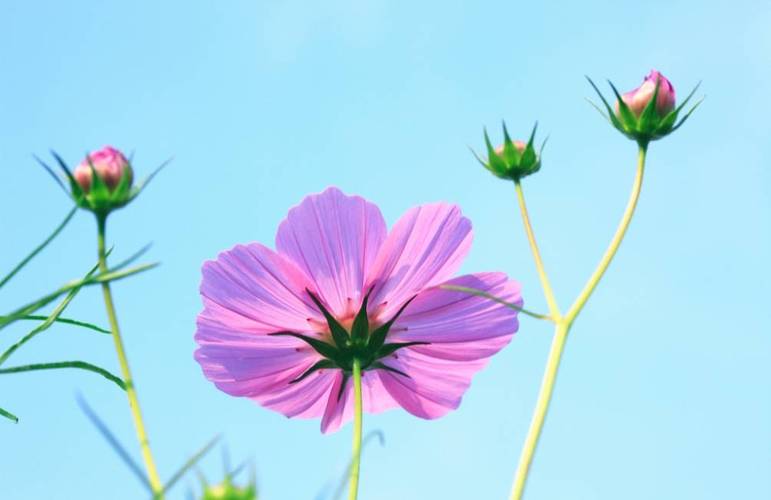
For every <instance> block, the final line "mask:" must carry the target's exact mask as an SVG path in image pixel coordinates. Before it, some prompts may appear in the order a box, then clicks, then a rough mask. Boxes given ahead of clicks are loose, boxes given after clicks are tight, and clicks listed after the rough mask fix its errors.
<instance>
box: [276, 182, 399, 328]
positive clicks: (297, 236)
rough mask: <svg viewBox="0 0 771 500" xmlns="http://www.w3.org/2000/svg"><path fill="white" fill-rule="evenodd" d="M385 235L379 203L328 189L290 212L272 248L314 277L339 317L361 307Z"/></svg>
mask: <svg viewBox="0 0 771 500" xmlns="http://www.w3.org/2000/svg"><path fill="white" fill-rule="evenodd" d="M385 236H386V225H385V221H384V220H383V216H382V215H381V214H380V210H379V209H378V208H377V206H375V205H373V204H372V203H369V202H367V201H366V200H364V199H363V198H360V197H358V196H346V195H344V194H343V193H342V192H341V191H340V190H339V189H337V188H329V189H327V190H326V191H324V192H323V193H321V194H316V195H311V196H308V197H306V198H305V199H304V200H303V201H302V202H301V203H300V204H299V205H297V206H296V207H294V208H292V209H291V210H290V211H289V214H288V215H287V217H286V219H284V221H283V222H282V223H281V225H280V226H279V228H278V233H277V234H276V249H277V250H278V252H279V253H281V254H282V255H284V256H286V257H288V258H289V259H291V260H292V261H294V263H295V264H296V265H297V266H298V267H299V268H300V269H302V270H303V271H304V272H305V273H306V274H307V275H308V276H309V277H310V278H311V279H312V280H313V281H314V282H315V286H313V287H311V288H312V289H313V290H315V291H316V292H317V293H318V294H319V295H320V296H321V298H322V299H323V301H324V302H326V304H327V305H328V307H329V308H330V310H331V312H332V313H333V314H334V315H336V316H337V317H338V319H341V318H345V317H347V316H353V315H354V314H355V313H356V312H357V310H358V308H359V307H360V305H361V300H362V290H363V288H364V280H365V278H366V276H367V273H368V272H369V269H370V267H371V266H372V262H373V261H374V259H375V256H376V254H377V251H378V249H379V248H380V245H381V244H382V243H383V240H385Z"/></svg>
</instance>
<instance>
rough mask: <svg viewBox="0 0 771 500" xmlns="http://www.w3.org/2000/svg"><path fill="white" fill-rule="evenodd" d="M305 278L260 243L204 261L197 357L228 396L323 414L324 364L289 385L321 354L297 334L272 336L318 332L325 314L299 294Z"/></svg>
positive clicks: (327, 380)
mask: <svg viewBox="0 0 771 500" xmlns="http://www.w3.org/2000/svg"><path fill="white" fill-rule="evenodd" d="M309 284H310V281H309V279H308V278H307V277H306V276H305V275H304V273H303V272H302V271H300V270H299V269H298V268H297V267H296V266H295V265H294V264H293V263H292V262H290V261H288V260H287V259H285V258H284V257H282V256H281V255H279V254H277V253H275V252H273V251H272V250H270V249H268V248H266V247H264V246H262V245H260V244H251V245H246V246H244V245H239V246H236V247H234V248H233V249H231V250H228V251H226V252H222V253H221V254H220V255H219V256H218V257H217V259H216V260H213V261H208V262H206V263H204V266H203V280H202V282H201V295H202V298H203V303H204V310H203V311H202V312H201V313H200V314H199V315H198V320H197V330H196V335H195V340H196V342H197V343H198V345H199V348H198V350H197V351H196V353H195V359H196V360H197V361H198V363H199V364H200V365H201V368H202V369H203V372H204V374H205V375H206V377H207V378H208V379H209V380H211V381H212V382H213V383H214V384H215V385H216V386H217V387H218V388H219V389H220V390H222V391H224V392H226V393H228V394H231V395H233V396H245V397H249V398H252V399H254V400H255V401H257V402H259V403H260V404H262V405H263V406H266V407H268V408H272V409H274V410H276V411H280V412H281V413H284V414H285V415H287V416H298V417H305V416H307V417H310V416H316V417H318V416H321V414H322V413H323V409H324V405H323V402H324V400H325V399H324V397H323V396H326V392H328V391H329V388H330V387H331V385H332V378H331V375H330V374H322V373H321V372H323V370H322V371H320V372H317V373H315V374H313V375H311V376H310V377H308V378H306V379H304V380H302V381H300V382H297V383H290V382H291V381H293V380H295V379H296V378H297V377H299V376H300V375H302V374H303V373H304V372H305V371H306V370H307V369H308V368H310V367H311V366H313V364H314V363H315V362H317V361H318V360H320V359H321V356H320V355H319V354H318V353H316V352H315V351H314V350H313V349H312V348H311V347H310V346H308V345H307V344H306V343H305V342H303V341H302V340H299V339H296V338H294V337H286V336H275V335H270V334H271V333H276V332H280V331H287V330H289V331H293V332H302V333H305V334H307V335H318V333H316V332H315V330H314V327H313V324H314V322H315V324H319V323H321V322H323V318H322V317H321V316H320V314H319V312H318V311H317V310H316V309H315V307H313V305H312V303H311V302H310V298H309V297H308V296H307V293H306V292H305V287H306V286H309ZM319 400H321V401H322V404H318V401H319Z"/></svg>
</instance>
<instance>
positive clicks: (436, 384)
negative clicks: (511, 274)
mask: <svg viewBox="0 0 771 500" xmlns="http://www.w3.org/2000/svg"><path fill="white" fill-rule="evenodd" d="M445 284H448V285H449V284H451V285H459V286H465V287H471V288H476V289H479V290H483V291H486V292H487V293H490V294H492V295H495V296H497V297H500V298H501V299H503V300H505V301H507V302H511V303H516V304H518V305H521V304H522V299H521V297H520V292H519V291H520V286H519V284H518V283H517V282H515V281H511V280H509V279H508V278H507V277H506V275H505V274H503V273H480V274H473V275H466V276H461V277H458V278H455V279H453V280H450V281H448V282H446V283H445ZM518 327H519V323H518V320H517V311H515V310H513V309H511V308H508V307H506V306H503V305H501V304H498V303H497V302H494V301H491V300H489V299H486V298H482V297H476V296H473V295H469V294H467V293H464V292H456V291H449V290H443V289H440V288H433V289H430V290H427V291H425V292H422V293H421V294H419V295H418V296H417V298H416V299H415V300H414V301H413V302H412V303H411V304H410V305H409V306H408V307H407V309H406V310H405V311H404V313H403V314H402V316H400V318H399V319H398V320H397V321H396V323H395V324H394V326H393V329H392V330H391V332H390V333H389V336H388V339H387V342H389V343H390V342H415V341H418V342H428V343H429V344H427V345H416V346H411V347H406V348H403V349H400V350H398V351H396V352H395V353H394V354H392V355H391V356H389V357H387V358H384V359H383V360H382V361H383V363H384V364H385V365H387V366H389V367H392V368H395V369H397V370H400V371H402V372H404V373H406V374H407V375H409V378H408V377H405V376H403V375H400V374H397V373H391V372H385V371H383V370H381V371H380V372H379V373H380V375H381V379H382V381H383V384H384V385H385V387H386V389H387V390H388V391H389V392H390V393H391V396H393V398H394V399H395V400H396V401H397V402H398V403H399V404H400V405H401V406H402V407H404V408H405V409H406V410H407V411H409V412H410V413H412V414H414V415H417V416H419V417H422V418H437V417H440V416H442V415H444V414H445V413H447V412H448V411H450V410H452V409H455V408H457V407H458V405H459V404H460V401H461V398H462V396H463V393H464V392H465V391H466V389H468V386H469V384H470V383H471V378H472V377H473V376H474V374H475V373H476V372H477V371H479V370H480V369H482V368H483V367H484V366H485V364H486V363H487V361H488V359H489V358H490V357H491V356H492V355H493V354H495V353H497V352H498V351H499V350H501V349H502V348H503V347H505V346H506V345H507V344H508V343H509V341H510V340H511V338H512V336H513V335H514V333H515V332H516V331H517V329H518Z"/></svg>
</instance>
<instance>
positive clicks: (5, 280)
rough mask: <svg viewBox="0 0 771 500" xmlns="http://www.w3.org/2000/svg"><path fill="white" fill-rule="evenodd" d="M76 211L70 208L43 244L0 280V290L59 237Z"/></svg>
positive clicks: (74, 208)
mask: <svg viewBox="0 0 771 500" xmlns="http://www.w3.org/2000/svg"><path fill="white" fill-rule="evenodd" d="M77 210H78V208H77V207H73V208H72V210H70V212H69V213H68V214H67V216H66V217H65V218H64V220H63V221H62V222H61V223H60V224H59V225H58V226H57V227H56V229H54V231H53V232H52V233H51V234H50V235H49V236H48V238H46V239H45V241H43V243H41V244H40V245H38V246H37V247H36V248H35V249H34V250H32V252H31V253H30V254H29V255H27V256H26V257H24V259H22V261H21V262H19V263H18V264H16V267H14V268H13V269H12V270H11V272H10V273H8V274H7V275H6V276H5V277H4V278H3V279H2V280H0V288H2V287H3V285H5V284H6V283H8V281H10V280H11V278H13V277H14V276H15V275H16V273H18V272H19V271H21V269H22V268H23V267H24V266H26V265H27V264H28V263H29V261H31V260H32V259H34V258H35V256H36V255H37V254H39V253H40V252H41V251H42V250H43V249H44V248H45V247H46V246H48V244H49V243H51V242H52V241H53V240H54V238H56V237H57V236H58V235H59V233H61V232H62V230H63V229H64V227H65V226H66V225H67V224H68V223H69V222H70V220H72V217H73V216H74V215H75V212H77Z"/></svg>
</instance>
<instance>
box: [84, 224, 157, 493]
mask: <svg viewBox="0 0 771 500" xmlns="http://www.w3.org/2000/svg"><path fill="white" fill-rule="evenodd" d="M105 222H106V216H104V215H97V224H98V229H99V231H98V232H99V270H100V271H101V272H102V273H106V272H107V255H106V252H105V242H104V240H105ZM102 293H103V295H104V305H105V308H106V309H107V317H108V319H109V321H110V330H112V338H113V341H114V343H115V352H116V353H117V354H118V362H119V363H120V369H121V374H122V375H123V380H124V381H125V383H126V394H127V395H128V400H129V407H130V408H131V416H132V418H133V419H134V427H135V429H136V433H137V439H138V440H139V446H140V448H141V450H142V458H143V460H144V462H145V468H146V469H147V476H148V480H149V481H150V487H151V488H152V490H153V498H155V499H161V498H163V493H162V492H163V485H162V484H161V480H160V477H159V476H158V470H157V469H156V467H155V461H154V460H153V455H152V452H151V451H150V441H149V439H148V438H147V432H146V431H145V424H144V421H143V420H142V412H141V411H140V409H139V399H138V398H137V393H136V389H135V388H134V381H133V379H132V377H131V370H130V369H129V364H128V358H127V357H126V350H125V349H124V347H123V339H122V338H121V335H120V329H119V328H118V317H117V315H116V313H115V305H114V304H113V300H112V292H111V291H110V284H109V283H108V282H105V283H102Z"/></svg>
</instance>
